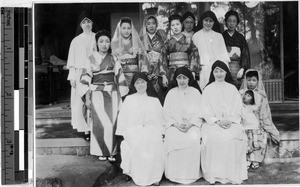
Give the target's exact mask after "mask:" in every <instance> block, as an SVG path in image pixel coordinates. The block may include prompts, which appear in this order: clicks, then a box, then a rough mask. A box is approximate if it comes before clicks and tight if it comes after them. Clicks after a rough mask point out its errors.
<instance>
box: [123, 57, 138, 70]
mask: <svg viewBox="0 0 300 187" xmlns="http://www.w3.org/2000/svg"><path fill="white" fill-rule="evenodd" d="M121 66H122V68H123V72H124V73H135V72H138V71H139V64H138V59H137V58H125V59H121Z"/></svg>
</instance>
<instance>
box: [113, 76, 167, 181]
mask: <svg viewBox="0 0 300 187" xmlns="http://www.w3.org/2000/svg"><path fill="white" fill-rule="evenodd" d="M130 87H131V89H130V92H129V95H128V96H127V97H126V98H125V101H124V103H123V104H122V107H121V110H120V113H119V116H118V123H117V130H116V134H117V135H120V136H123V137H124V140H123V141H122V142H121V157H122V162H121V168H122V169H123V173H124V174H126V175H129V176H130V177H131V178H132V180H133V181H134V183H135V184H136V185H143V186H144V185H159V181H160V180H161V178H162V175H163V172H164V144H163V134H164V131H165V126H169V125H170V124H172V123H173V120H171V118H169V117H168V116H167V114H166V113H165V112H164V111H163V108H162V106H161V104H160V101H159V100H158V98H157V97H154V96H156V92H155V90H154V88H153V87H152V85H151V83H150V82H149V80H148V78H147V75H146V74H145V73H141V72H137V73H135V75H134V76H133V78H132V81H131V86H130Z"/></svg>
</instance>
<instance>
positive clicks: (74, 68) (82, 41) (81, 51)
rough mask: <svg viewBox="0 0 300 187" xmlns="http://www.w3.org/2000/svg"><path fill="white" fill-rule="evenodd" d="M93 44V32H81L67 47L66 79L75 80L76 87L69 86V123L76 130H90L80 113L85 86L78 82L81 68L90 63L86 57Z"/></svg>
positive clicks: (91, 51) (91, 50) (89, 53)
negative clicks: (88, 33)
mask: <svg viewBox="0 0 300 187" xmlns="http://www.w3.org/2000/svg"><path fill="white" fill-rule="evenodd" d="M94 44H95V33H91V35H86V34H85V33H82V34H80V35H78V36H77V37H75V38H74V39H73V40H72V42H71V45H70V49H69V55H68V61H67V68H68V69H69V75H68V80H70V81H71V80H75V81H76V87H75V88H74V87H72V88H71V118H72V119H71V124H72V126H73V128H74V129H77V131H78V132H85V131H90V126H89V125H88V124H87V123H86V121H85V119H84V116H83V113H82V107H83V105H84V103H83V101H82V99H81V97H82V96H83V95H84V94H85V90H86V87H87V86H86V85H83V84H82V83H81V82H80V77H81V75H82V70H83V69H84V68H87V66H88V65H89V63H90V62H89V59H88V57H89V56H90V55H92V53H93V46H94Z"/></svg>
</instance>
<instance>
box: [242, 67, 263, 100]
mask: <svg viewBox="0 0 300 187" xmlns="http://www.w3.org/2000/svg"><path fill="white" fill-rule="evenodd" d="M247 75H248V77H249V75H250V76H256V77H257V78H258V82H257V86H256V88H255V89H254V90H257V91H259V92H260V93H261V94H262V95H263V96H267V94H266V91H265V87H264V84H263V81H262V76H261V74H260V73H259V71H257V70H256V69H248V70H247V71H246V72H245V76H244V80H243V82H242V85H241V88H240V90H241V89H243V90H248V87H247Z"/></svg>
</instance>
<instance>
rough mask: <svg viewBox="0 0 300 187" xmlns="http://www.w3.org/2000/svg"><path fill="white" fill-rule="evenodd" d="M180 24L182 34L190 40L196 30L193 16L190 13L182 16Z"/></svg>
mask: <svg viewBox="0 0 300 187" xmlns="http://www.w3.org/2000/svg"><path fill="white" fill-rule="evenodd" d="M181 23H182V24H183V27H182V31H183V32H182V34H184V35H185V36H186V37H187V38H189V39H190V40H191V39H192V37H193V35H194V31H195V29H196V18H195V15H194V14H193V13H192V12H190V11H187V12H186V13H184V14H183V16H182V20H181Z"/></svg>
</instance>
